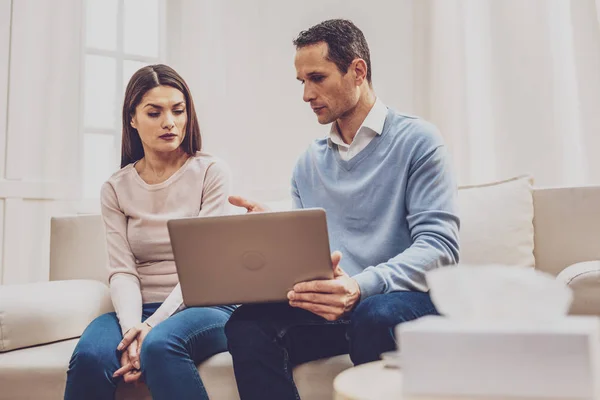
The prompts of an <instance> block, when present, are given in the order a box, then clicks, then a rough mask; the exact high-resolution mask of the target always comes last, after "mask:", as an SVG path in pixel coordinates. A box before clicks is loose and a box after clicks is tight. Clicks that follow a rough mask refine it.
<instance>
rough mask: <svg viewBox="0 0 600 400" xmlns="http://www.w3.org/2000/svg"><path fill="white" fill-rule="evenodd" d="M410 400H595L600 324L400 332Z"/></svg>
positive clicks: (569, 320) (443, 325) (411, 326)
mask: <svg viewBox="0 0 600 400" xmlns="http://www.w3.org/2000/svg"><path fill="white" fill-rule="evenodd" d="M396 335H397V336H396V337H397V338H398V339H399V348H400V353H401V364H402V375H403V384H402V386H403V393H404V396H406V397H432V396H433V397H437V396H448V397H455V398H467V397H478V398H482V397H484V398H487V397H495V398H502V399H513V398H525V399H529V398H531V399H533V398H540V399H572V400H595V399H598V398H599V397H598V396H599V394H600V393H599V392H598V378H599V376H598V374H599V373H600V370H599V369H598V361H599V354H600V353H599V345H600V343H599V341H600V319H598V318H597V317H583V316H581V317H580V316H568V317H565V318H563V319H560V320H558V321H555V322H547V323H534V322H528V321H523V322H521V323H514V322H512V323H509V322H489V321H486V322H479V323H476V322H466V321H463V322H459V321H453V320H450V319H447V318H444V317H437V316H431V317H425V318H421V319H418V320H415V321H412V322H408V323H403V324H400V325H398V326H397V327H396Z"/></svg>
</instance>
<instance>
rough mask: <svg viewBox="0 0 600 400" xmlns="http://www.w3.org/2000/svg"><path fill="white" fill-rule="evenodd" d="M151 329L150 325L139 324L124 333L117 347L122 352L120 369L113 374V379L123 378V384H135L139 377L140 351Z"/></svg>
mask: <svg viewBox="0 0 600 400" xmlns="http://www.w3.org/2000/svg"><path fill="white" fill-rule="evenodd" d="M151 329H152V327H151V326H150V325H148V324H146V323H145V322H141V323H139V324H137V325H136V326H134V327H133V328H131V329H129V330H128V331H127V332H125V335H123V340H121V342H120V343H119V345H118V346H117V350H118V351H123V353H122V354H121V368H119V369H118V370H117V371H116V372H115V373H114V375H113V377H117V376H123V379H124V380H125V382H135V381H137V380H138V379H139V375H141V372H140V369H141V365H140V350H141V349H142V343H143V342H144V339H145V338H146V335H148V333H149V332H150V330H151Z"/></svg>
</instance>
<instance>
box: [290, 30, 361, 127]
mask: <svg viewBox="0 0 600 400" xmlns="http://www.w3.org/2000/svg"><path fill="white" fill-rule="evenodd" d="M327 52H328V46H327V43H325V42H321V43H317V44H313V45H310V46H306V47H302V48H300V49H298V50H297V51H296V58H295V60H294V64H295V66H296V75H297V79H298V80H299V81H300V82H302V83H303V85H304V95H303V97H302V98H303V100H304V101H306V102H307V103H310V106H311V108H312V109H313V111H314V113H315V114H317V119H318V121H319V123H320V124H329V123H331V122H333V121H335V120H336V119H339V118H341V117H343V116H345V115H346V114H347V113H348V112H350V111H351V110H352V109H353V108H354V107H355V106H356V104H357V103H358V98H359V90H358V86H357V85H356V84H355V75H356V74H355V73H354V72H353V69H352V67H351V68H349V70H348V72H347V73H346V74H344V75H342V73H341V72H340V70H339V69H338V67H337V66H336V65H335V64H334V63H333V62H331V61H329V60H327Z"/></svg>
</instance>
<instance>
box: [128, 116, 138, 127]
mask: <svg viewBox="0 0 600 400" xmlns="http://www.w3.org/2000/svg"><path fill="white" fill-rule="evenodd" d="M129 125H131V127H132V128H133V129H137V121H136V119H135V115H134V116H133V117H131V120H130V121H129Z"/></svg>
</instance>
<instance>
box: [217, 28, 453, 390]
mask: <svg viewBox="0 0 600 400" xmlns="http://www.w3.org/2000/svg"><path fill="white" fill-rule="evenodd" d="M294 44H295V46H296V50H297V51H296V57H295V66H296V71H297V78H298V80H299V81H300V82H301V83H302V84H303V85H304V97H303V99H304V101H305V102H307V103H310V106H311V107H312V109H313V111H314V112H315V114H316V115H317V119H318V121H319V123H321V124H329V123H331V124H332V125H331V130H330V134H329V137H328V138H326V139H319V140H316V141H315V142H314V143H313V144H312V145H311V146H310V147H309V149H308V150H307V151H306V152H305V153H304V154H303V155H302V156H301V157H300V158H299V160H298V162H297V164H296V167H295V169H294V172H293V177H292V197H293V201H294V206H295V208H308V207H322V208H324V209H325V210H326V212H327V223H328V227H329V236H330V243H331V247H332V249H335V250H339V251H336V252H334V253H333V254H332V256H331V259H332V263H333V268H334V276H335V278H334V279H333V280H324V281H312V282H304V283H299V284H297V285H296V286H295V287H294V289H293V290H292V291H290V292H289V293H288V298H289V304H288V303H277V304H248V305H243V306H241V307H240V308H239V309H238V310H237V311H236V312H235V313H234V314H233V315H232V317H231V319H230V320H229V322H228V323H227V325H226V328H225V331H226V334H227V338H228V342H229V351H230V352H231V354H232V356H233V362H234V369H235V375H236V379H237V384H238V389H239V393H240V395H241V397H242V399H244V400H246V399H266V398H273V399H297V398H299V396H298V392H297V390H296V387H295V385H294V381H293V376H292V368H293V367H294V366H295V365H297V364H299V363H303V362H306V361H310V360H314V359H318V358H323V357H329V356H333V355H337V354H344V353H349V354H350V357H351V359H352V361H353V362H354V363H355V364H362V363H366V362H370V361H374V360H377V359H379V356H380V354H381V353H382V352H385V351H390V350H393V349H395V348H396V343H395V340H394V337H393V328H394V327H395V326H396V325H397V324H399V323H402V322H404V321H409V320H412V319H415V318H419V317H421V316H424V315H428V314H436V313H437V311H436V310H435V307H434V305H433V304H432V302H431V300H430V297H429V294H428V293H427V291H428V288H427V283H426V280H425V273H426V272H427V271H429V270H432V269H434V268H437V267H440V266H443V265H450V264H455V263H457V262H458V253H459V246H458V227H459V219H458V217H457V215H456V212H455V197H456V187H455V184H454V179H453V176H452V174H451V171H450V169H449V166H448V161H447V156H446V150H445V147H444V145H443V142H442V139H441V137H440V136H439V134H438V133H437V131H436V129H435V128H434V127H433V126H432V125H431V124H429V123H427V122H425V121H422V120H420V119H417V118H414V117H409V116H405V115H401V114H399V113H397V112H395V111H393V110H391V109H388V108H387V107H386V106H385V105H384V104H383V102H382V101H381V100H379V99H378V98H376V96H375V93H374V91H373V88H372V85H371V65H370V56H369V48H368V45H367V42H366V40H365V38H364V36H363V34H362V32H361V31H360V30H359V29H358V28H357V27H356V26H355V25H354V24H353V23H351V22H350V21H346V20H329V21H325V22H322V23H320V24H318V25H316V26H313V27H312V28H310V29H308V30H306V31H303V32H301V33H300V35H299V36H298V38H297V39H296V40H295V41H294ZM230 202H231V203H232V204H234V205H237V206H241V207H245V208H247V209H248V211H250V212H252V211H263V210H264V207H263V206H261V205H259V204H258V203H255V202H252V201H249V200H246V199H243V198H240V197H231V198H230ZM342 255H343V257H344V258H343V259H342ZM340 260H341V261H340ZM282 262H285V260H282Z"/></svg>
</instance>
